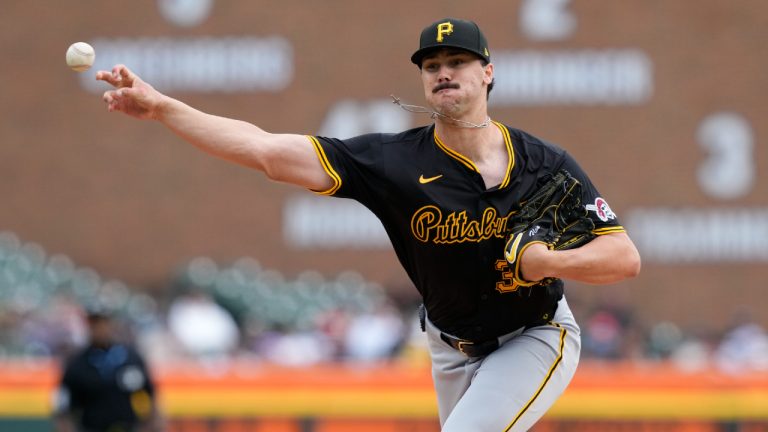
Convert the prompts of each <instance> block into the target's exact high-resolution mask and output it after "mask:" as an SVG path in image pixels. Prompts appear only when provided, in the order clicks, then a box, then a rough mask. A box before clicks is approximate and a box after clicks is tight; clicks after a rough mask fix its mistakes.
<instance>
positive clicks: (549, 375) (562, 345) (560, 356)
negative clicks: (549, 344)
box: [504, 323, 568, 432]
mask: <svg viewBox="0 0 768 432" xmlns="http://www.w3.org/2000/svg"><path fill="white" fill-rule="evenodd" d="M550 324H551V325H553V326H555V327H557V328H559V329H560V352H559V353H558V354H557V358H556V359H555V362H554V363H552V367H550V368H549V372H547V376H546V377H544V381H542V383H541V385H540V386H539V388H538V390H536V393H534V394H533V397H531V400H529V401H528V403H527V404H525V406H524V407H523V409H521V410H520V412H519V413H518V414H517V416H516V417H515V419H514V420H512V423H510V424H509V426H507V428H506V429H504V432H508V431H509V430H510V429H512V426H514V425H515V423H517V421H518V420H520V417H522V416H523V414H525V412H526V411H527V410H528V408H530V407H531V405H533V402H534V401H535V400H536V398H537V397H539V395H540V394H541V391H542V390H544V386H546V385H547V383H548V382H549V379H550V378H552V374H553V373H554V372H555V369H557V366H558V365H559V364H560V361H561V360H562V359H563V350H564V349H565V335H566V334H567V333H568V332H567V331H566V330H565V328H563V327H561V326H560V324H557V323H550Z"/></svg>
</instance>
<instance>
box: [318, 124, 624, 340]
mask: <svg viewBox="0 0 768 432" xmlns="http://www.w3.org/2000/svg"><path fill="white" fill-rule="evenodd" d="M493 125H495V127H498V128H499V129H500V130H501V133H502V135H503V136H504V141H505V143H506V149H507V152H508V166H507V171H506V175H505V177H504V179H503V181H502V182H501V184H498V185H486V184H484V181H483V177H482V176H481V175H480V173H479V172H478V169H477V167H476V166H475V164H474V163H473V162H472V161H471V160H470V159H468V158H467V157H465V156H463V155H461V154H459V153H457V152H455V151H453V150H452V149H450V148H448V147H446V146H445V145H444V144H443V143H442V142H441V140H440V137H439V136H437V134H436V133H435V128H434V126H428V127H421V128H416V129H412V130H408V131H405V132H402V133H399V134H370V135H363V136H359V137H355V138H351V139H347V140H338V139H331V138H323V137H309V139H310V140H311V141H312V142H313V143H314V145H315V149H316V151H317V153H318V157H319V158H320V161H321V163H322V164H323V167H324V169H325V170H326V172H327V173H328V175H329V176H330V177H331V178H332V179H334V185H333V187H332V188H330V189H329V190H326V191H317V192H318V193H321V194H326V195H333V196H337V197H346V198H352V199H355V200H357V201H359V202H360V203H362V204H363V205H365V206H366V207H367V208H368V209H370V210H371V211H372V212H373V213H374V214H376V216H378V218H379V219H380V220H381V222H382V224H383V225H384V228H385V230H386V232H387V234H388V235H389V238H390V240H391V242H392V245H393V246H394V249H395V252H396V254H397V257H398V259H399V260H400V262H401V264H402V265H403V267H404V268H405V270H406V272H407V273H408V276H409V277H410V279H411V280H412V281H413V283H414V285H415V286H416V288H417V289H418V290H419V292H420V293H421V295H422V297H423V300H424V304H425V306H426V309H427V313H428V316H429V319H430V320H431V321H432V322H433V323H434V324H435V325H436V326H437V327H438V328H439V329H441V330H442V331H444V332H446V333H450V334H452V335H455V336H458V337H460V338H463V339H468V340H472V341H484V340H489V339H492V338H496V337H498V336H501V335H504V334H507V333H510V332H512V331H514V330H516V329H518V328H520V327H524V326H530V325H536V324H540V323H542V322H545V321H547V320H548V319H551V317H552V316H553V312H554V309H555V308H556V307H557V306H556V305H557V302H558V300H559V299H560V298H561V297H562V294H563V284H562V282H561V281H557V282H555V283H553V284H551V285H549V286H547V287H540V286H539V287H536V286H535V287H532V288H522V287H518V286H516V285H515V284H514V283H513V281H512V279H511V274H510V269H509V266H508V264H507V261H506V260H505V259H504V256H503V250H504V241H505V231H506V228H507V226H508V225H509V224H510V218H514V217H515V213H516V212H517V211H518V209H519V207H520V203H521V202H524V201H525V200H526V199H527V197H529V196H530V195H531V194H532V193H533V192H534V191H535V190H536V189H537V187H538V186H540V185H541V184H542V183H543V182H544V181H546V180H547V179H548V177H549V176H551V175H553V174H554V173H556V172H557V171H559V170H560V169H563V168H564V169H566V170H568V171H569V172H570V173H571V174H572V175H573V176H574V177H576V178H577V179H578V180H579V181H580V182H581V183H582V185H583V188H582V190H583V202H584V203H588V204H589V205H588V206H587V208H588V209H590V210H591V211H589V214H590V216H591V217H592V218H593V219H594V222H595V230H594V232H595V234H597V235H602V234H608V233H615V232H622V231H624V229H623V228H622V226H621V225H619V222H618V220H617V219H616V216H615V214H613V212H611V210H610V208H609V207H608V205H607V203H606V202H605V200H604V199H602V198H601V197H600V195H599V193H598V191H597V190H596V189H595V187H594V185H593V184H592V182H591V181H590V180H589V178H588V177H587V175H586V174H585V173H584V171H583V170H582V169H581V168H580V167H579V166H578V164H577V163H576V161H575V160H574V159H573V158H572V157H571V156H570V155H569V154H568V153H567V152H566V151H564V150H563V149H561V148H559V147H557V146H555V145H553V144H550V143H546V142H544V141H542V140H540V139H538V138H536V137H534V136H532V135H530V134H527V133H525V132H523V131H521V130H518V129H514V128H511V127H508V126H505V125H503V124H501V123H497V122H494V123H493ZM491 127H494V126H491Z"/></svg>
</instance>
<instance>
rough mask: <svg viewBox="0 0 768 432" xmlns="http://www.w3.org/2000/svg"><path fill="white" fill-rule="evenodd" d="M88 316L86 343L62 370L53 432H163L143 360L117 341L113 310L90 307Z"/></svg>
mask: <svg viewBox="0 0 768 432" xmlns="http://www.w3.org/2000/svg"><path fill="white" fill-rule="evenodd" d="M86 316H87V321H88V330H89V341H88V344H87V346H85V347H84V348H82V349H81V350H80V351H77V352H75V354H74V355H72V357H70V358H69V359H68V360H67V361H66V364H65V366H64V369H63V374H62V377H61V381H60V385H59V388H58V391H57V394H56V397H55V402H54V413H53V414H54V418H53V420H54V430H55V431H57V432H75V431H77V432H150V431H159V430H161V429H162V427H161V422H160V417H159V415H158V410H157V406H156V403H155V386H154V383H153V382H152V378H151V376H150V374H149V371H148V369H147V366H146V363H145V361H144V359H143V358H142V357H141V355H140V354H139V353H138V352H137V351H136V350H135V349H134V348H132V347H130V346H128V345H126V344H123V343H121V342H119V341H118V338H117V337H116V333H117V332H116V330H117V326H116V324H117V323H116V322H115V319H114V316H113V313H112V312H111V311H108V310H106V309H104V308H100V307H93V308H88V309H86Z"/></svg>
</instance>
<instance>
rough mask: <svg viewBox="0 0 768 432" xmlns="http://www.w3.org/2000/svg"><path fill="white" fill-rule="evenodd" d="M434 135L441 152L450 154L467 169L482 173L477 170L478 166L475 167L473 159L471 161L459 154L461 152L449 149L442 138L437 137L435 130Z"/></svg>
mask: <svg viewBox="0 0 768 432" xmlns="http://www.w3.org/2000/svg"><path fill="white" fill-rule="evenodd" d="M434 135H435V143H436V144H437V146H438V147H439V148H440V150H442V151H444V152H446V153H447V154H448V156H451V157H452V158H454V159H456V160H457V161H459V162H461V163H462V164H464V166H466V167H467V168H469V169H471V170H472V171H475V172H476V173H479V172H480V170H479V169H477V166H475V163H474V162H472V160H471V159H469V158H468V157H466V156H464V155H463V154H461V153H459V152H457V151H455V150H452V149H450V148H448V147H447V146H446V145H445V144H443V142H442V141H441V140H440V137H439V136H437V130H435V133H434Z"/></svg>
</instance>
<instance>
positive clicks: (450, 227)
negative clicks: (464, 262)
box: [411, 205, 512, 244]
mask: <svg viewBox="0 0 768 432" xmlns="http://www.w3.org/2000/svg"><path fill="white" fill-rule="evenodd" d="M510 216H512V213H510V214H508V215H506V216H503V217H501V216H499V215H498V213H497V212H496V209H495V208H492V207H489V208H487V209H485V210H484V211H483V215H482V217H481V218H480V219H479V220H469V219H468V218H467V212H466V211H460V212H451V213H448V215H447V216H445V218H444V217H443V212H442V211H441V210H440V209H439V208H437V207H435V206H432V205H428V206H424V207H422V208H420V209H418V210H416V212H415V213H414V214H413V217H412V218H411V232H412V233H413V236H414V237H415V238H416V239H417V240H419V241H421V242H424V243H426V242H432V243H435V244H450V243H462V242H467V241H470V242H479V241H482V240H487V239H489V238H491V237H498V238H503V237H504V233H505V232H506V230H507V222H508V221H509V218H510Z"/></svg>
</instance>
